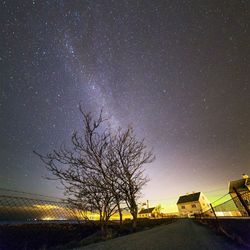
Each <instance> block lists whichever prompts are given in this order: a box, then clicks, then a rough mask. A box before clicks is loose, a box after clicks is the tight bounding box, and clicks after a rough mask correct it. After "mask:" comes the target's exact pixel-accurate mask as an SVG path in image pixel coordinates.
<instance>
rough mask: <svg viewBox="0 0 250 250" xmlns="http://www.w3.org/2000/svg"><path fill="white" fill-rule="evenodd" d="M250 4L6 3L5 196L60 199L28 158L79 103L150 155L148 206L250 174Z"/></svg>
mask: <svg viewBox="0 0 250 250" xmlns="http://www.w3.org/2000/svg"><path fill="white" fill-rule="evenodd" d="M249 16H250V1H247V0H246V1H243V0H234V1H232V0H226V1H218V0H216V1H212V0H207V1H187V0H182V1H178V0H176V1H166V0H165V1H156V0H154V1H135V0H131V1H125V0H124V1H123V0H119V1H102V0H101V1H66V0H61V1H45V0H41V1H36V0H33V1H26V0H22V1H1V3H0V19H1V34H0V50H1V53H0V159H1V161H0V187H3V188H10V189H20V190H24V191H32V192H35V193H40V194H47V195H55V196H60V195H61V193H62V192H61V191H60V190H58V189H57V188H56V183H55V182H52V181H48V180H45V179H44V178H43V177H42V176H45V175H46V171H45V169H44V166H43V164H42V163H41V162H40V160H39V159H38V158H37V156H35V155H34V154H33V153H32V151H33V150H37V151H38V152H40V153H47V152H49V151H50V150H51V149H53V148H56V147H58V145H60V144H61V143H62V142H64V143H65V144H66V145H67V143H68V142H69V139H70V136H71V133H72V131H73V130H74V129H80V127H81V124H80V115H79V111H78V108H77V106H78V104H79V102H80V101H81V103H82V105H83V107H84V109H85V110H87V111H91V112H93V114H97V113H98V112H99V111H100V109H101V108H102V107H103V108H104V111H105V115H106V116H108V117H110V119H111V121H112V126H114V127H117V126H122V127H126V126H127V125H128V124H132V125H133V126H134V127H135V129H136V134H137V136H138V137H145V138H146V142H147V144H148V146H149V147H153V150H154V153H155V155H156V160H155V161H154V163H153V164H151V165H150V166H148V168H147V171H146V173H147V175H148V176H149V177H150V179H151V182H150V183H149V184H148V186H147V187H146V188H145V189H144V194H145V195H144V197H145V198H148V199H151V200H157V199H158V200H161V199H165V198H168V197H174V196H178V195H180V194H185V193H186V192H192V191H203V192H206V191H211V190H221V189H224V191H225V192H226V191H227V185H228V181H229V180H232V179H238V178H240V177H241V174H242V173H248V174H250V83H249V79H250V21H249V20H250V18H249Z"/></svg>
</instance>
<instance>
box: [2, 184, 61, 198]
mask: <svg viewBox="0 0 250 250" xmlns="http://www.w3.org/2000/svg"><path fill="white" fill-rule="evenodd" d="M0 190H2V191H6V192H13V193H19V194H28V195H34V196H40V197H45V198H53V199H60V200H62V199H63V198H59V197H55V196H49V195H42V194H35V193H29V192H24V191H18V190H13V189H7V188H1V187H0Z"/></svg>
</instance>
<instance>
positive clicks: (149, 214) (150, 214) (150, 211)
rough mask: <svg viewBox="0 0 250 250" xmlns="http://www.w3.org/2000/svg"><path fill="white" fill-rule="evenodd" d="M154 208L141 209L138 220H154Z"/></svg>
mask: <svg viewBox="0 0 250 250" xmlns="http://www.w3.org/2000/svg"><path fill="white" fill-rule="evenodd" d="M154 210H155V207H150V208H143V209H141V210H140V212H139V213H138V218H154V217H155V211H154Z"/></svg>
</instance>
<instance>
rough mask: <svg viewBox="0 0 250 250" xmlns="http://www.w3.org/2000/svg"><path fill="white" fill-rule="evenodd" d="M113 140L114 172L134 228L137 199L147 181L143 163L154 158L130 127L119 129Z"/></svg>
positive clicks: (149, 161)
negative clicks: (123, 129)
mask: <svg viewBox="0 0 250 250" xmlns="http://www.w3.org/2000/svg"><path fill="white" fill-rule="evenodd" d="M113 142H114V145H113V153H114V154H115V158H116V168H115V169H114V173H115V174H116V176H117V179H118V180H117V182H118V183H119V187H120V188H119V189H120V191H121V193H122V196H123V199H124V200H125V202H126V204H127V206H128V208H129V211H130V213H131V215H132V217H133V228H134V229H136V224H137V214H138V206H137V201H138V198H139V197H140V195H141V190H142V188H143V186H144V185H145V184H146V183H147V182H148V181H149V179H148V178H147V177H146V176H145V175H144V165H145V164H148V163H151V162H152V161H153V160H154V159H155V158H154V156H153V153H152V151H151V150H147V147H146V145H145V142H144V140H139V139H137V138H136V136H135V134H134V131H133V128H132V127H129V128H128V129H126V130H125V131H122V129H119V131H118V132H117V133H116V135H115V140H113Z"/></svg>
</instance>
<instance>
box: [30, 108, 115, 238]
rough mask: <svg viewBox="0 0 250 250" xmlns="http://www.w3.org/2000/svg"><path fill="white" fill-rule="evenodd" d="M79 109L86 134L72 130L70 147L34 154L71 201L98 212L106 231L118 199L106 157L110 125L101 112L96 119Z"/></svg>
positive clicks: (108, 148)
mask: <svg viewBox="0 0 250 250" xmlns="http://www.w3.org/2000/svg"><path fill="white" fill-rule="evenodd" d="M80 112H81V114H82V121H83V124H84V127H83V133H82V134H79V133H77V132H74V133H73V135H72V138H71V142H72V147H71V149H66V148H65V147H61V148H60V149H59V150H54V151H53V152H52V153H49V154H47V155H45V156H44V155H41V154H39V153H37V152H35V153H36V154H37V155H38V156H39V157H40V159H41V160H42V161H43V162H44V163H45V166H46V168H47V169H48V170H49V172H50V173H51V174H52V176H50V177H48V179H54V180H55V179H57V180H59V181H60V182H61V184H62V185H63V186H64V187H65V193H66V194H67V195H68V197H69V198H68V201H69V203H70V204H72V205H73V206H78V207H81V208H84V209H85V210H88V211H95V212H98V213H99V215H100V224H101V229H102V231H103V232H104V230H105V227H106V224H107V222H108V220H109V219H110V217H111V215H112V214H113V213H114V212H115V211H116V209H117V201H118V200H117V197H118V196H117V197H115V196H114V192H113V190H111V188H110V186H109V183H110V180H111V178H109V179H108V178H107V168H108V167H109V166H108V164H113V163H112V161H111V159H110V160H107V155H108V150H110V147H109V144H110V139H111V134H110V129H109V128H108V126H106V127H105V126H103V124H104V123H105V119H103V117H102V112H101V113H100V115H99V118H98V119H97V120H93V118H92V116H91V114H90V113H85V112H84V111H83V110H82V108H81V107H80ZM108 180H109V182H108ZM104 233H105V232H104Z"/></svg>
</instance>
